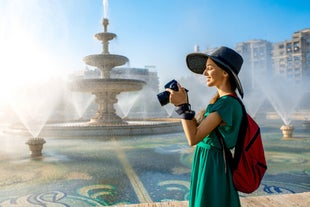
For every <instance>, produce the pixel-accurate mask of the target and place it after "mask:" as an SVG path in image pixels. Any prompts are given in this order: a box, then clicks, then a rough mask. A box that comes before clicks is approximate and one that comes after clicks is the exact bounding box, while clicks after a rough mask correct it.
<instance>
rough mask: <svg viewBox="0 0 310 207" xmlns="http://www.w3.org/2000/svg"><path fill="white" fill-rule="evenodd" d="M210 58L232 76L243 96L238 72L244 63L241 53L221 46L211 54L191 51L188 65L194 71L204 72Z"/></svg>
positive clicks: (187, 58) (187, 61)
mask: <svg viewBox="0 0 310 207" xmlns="http://www.w3.org/2000/svg"><path fill="white" fill-rule="evenodd" d="M208 58H211V59H212V60H213V61H214V62H216V64H218V65H219V66H220V67H221V68H222V69H223V70H225V71H226V72H228V73H229V74H230V75H231V76H232V78H233V79H234V80H235V82H236V85H237V89H238V92H239V94H240V96H241V97H242V98H243V88H242V85H241V81H240V79H239V77H238V73H239V71H240V69H241V66H242V63H243V58H242V57H241V55H240V54H239V53H237V52H236V51H234V50H232V49H230V48H228V47H220V48H219V49H217V50H216V51H214V52H213V53H212V54H211V55H208V54H205V53H190V54H188V55H187V57H186V64H187V67H188V68H189V69H190V70H191V71H192V72H194V73H198V74H203V71H204V70H205V69H206V62H207V60H208Z"/></svg>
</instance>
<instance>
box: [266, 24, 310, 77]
mask: <svg viewBox="0 0 310 207" xmlns="http://www.w3.org/2000/svg"><path fill="white" fill-rule="evenodd" d="M272 57H273V63H274V71H275V73H276V74H277V75H281V76H284V77H285V78H288V79H291V80H294V81H296V82H302V81H304V80H305V79H306V78H310V28H308V29H303V30H300V31H297V32H294V33H293V35H292V39H290V40H285V41H283V42H279V43H275V44H273V54H272Z"/></svg>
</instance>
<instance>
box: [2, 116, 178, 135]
mask: <svg viewBox="0 0 310 207" xmlns="http://www.w3.org/2000/svg"><path fill="white" fill-rule="evenodd" d="M182 130H183V128H182V124H181V121H180V119H174V118H158V119H146V120H126V124H122V123H120V124H106V123H105V124H100V123H98V124H94V123H91V122H66V123H48V124H46V125H45V126H44V128H43V129H42V131H41V133H40V136H44V137H59V138H78V137H100V139H105V138H107V137H111V136H117V137H122V136H140V135H152V134H167V133H176V132H181V131H182ZM4 132H5V133H8V134H17V135H27V136H28V135H29V132H28V130H27V129H26V128H25V127H23V126H22V125H12V126H10V127H9V128H8V129H7V130H5V131H4Z"/></svg>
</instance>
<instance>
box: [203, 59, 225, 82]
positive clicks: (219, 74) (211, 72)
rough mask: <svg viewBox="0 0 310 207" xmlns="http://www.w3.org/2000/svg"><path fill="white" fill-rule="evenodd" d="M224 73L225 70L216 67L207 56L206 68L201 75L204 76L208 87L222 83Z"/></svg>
mask: <svg viewBox="0 0 310 207" xmlns="http://www.w3.org/2000/svg"><path fill="white" fill-rule="evenodd" d="M225 73H226V72H225V71H224V70H222V69H221V68H220V67H218V66H217V65H216V64H215V63H214V61H213V60H212V59H211V58H208V60H207V63H206V69H205V70H204V72H203V75H205V76H206V78H207V85H208V86H209V87H212V86H219V85H220V84H222V83H223V81H224V77H225ZM226 74H227V73H226Z"/></svg>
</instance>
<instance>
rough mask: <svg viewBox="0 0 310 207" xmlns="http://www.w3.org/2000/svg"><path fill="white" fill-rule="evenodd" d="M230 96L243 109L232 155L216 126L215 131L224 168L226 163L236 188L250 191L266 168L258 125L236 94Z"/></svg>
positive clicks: (246, 191)
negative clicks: (221, 151)
mask: <svg viewBox="0 0 310 207" xmlns="http://www.w3.org/2000/svg"><path fill="white" fill-rule="evenodd" d="M232 97H234V98H236V99H237V100H238V101H239V103H240V104H241V106H242V110H243V116H242V122H241V126H240V131H239V138H238V140H237V143H236V146H235V153H234V156H232V153H231V151H230V150H229V149H228V148H227V147H226V145H225V142H224V139H223V137H222V135H221V133H220V132H219V131H218V129H217V128H216V130H215V131H216V133H217V137H218V138H219V139H220V142H221V144H222V147H223V155H224V160H225V169H226V168H227V165H228V166H229V167H230V170H231V172H232V179H233V183H234V186H235V188H236V190H237V191H240V192H243V193H252V192H254V191H255V190H256V189H257V188H258V187H259V185H260V183H261V180H262V179H263V176H264V174H265V172H266V170H267V164H266V159H265V154H264V147H263V142H262V137H261V133H260V127H259V126H258V124H257V123H256V122H255V121H254V120H253V118H252V117H251V116H250V115H249V114H248V113H247V112H246V110H245V107H244V105H243V103H242V101H241V100H240V99H239V98H238V97H236V96H232Z"/></svg>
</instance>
